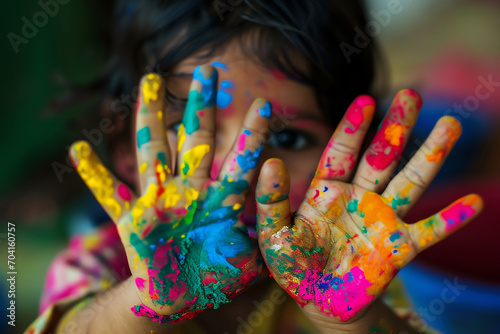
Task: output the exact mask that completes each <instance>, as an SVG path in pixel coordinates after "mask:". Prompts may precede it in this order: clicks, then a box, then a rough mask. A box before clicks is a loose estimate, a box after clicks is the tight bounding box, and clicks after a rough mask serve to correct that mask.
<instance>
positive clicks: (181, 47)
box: [94, 0, 376, 136]
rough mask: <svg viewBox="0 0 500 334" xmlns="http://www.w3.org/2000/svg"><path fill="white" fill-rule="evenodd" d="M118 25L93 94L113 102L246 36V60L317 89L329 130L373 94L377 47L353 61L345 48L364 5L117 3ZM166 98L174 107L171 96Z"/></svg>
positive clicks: (281, 0)
mask: <svg viewBox="0 0 500 334" xmlns="http://www.w3.org/2000/svg"><path fill="white" fill-rule="evenodd" d="M113 17H114V19H113V20H114V21H112V23H113V24H112V27H113V29H112V31H111V36H110V37H111V38H110V42H111V62H110V64H109V67H108V68H107V70H106V73H105V75H104V76H103V78H102V80H101V81H99V83H100V84H99V85H95V86H94V87H99V88H100V89H101V90H102V89H103V90H104V92H105V93H106V94H107V95H108V96H109V97H110V98H111V99H119V98H120V96H122V94H129V95H130V94H131V92H132V91H133V89H134V87H137V85H138V83H139V80H140V77H141V76H142V75H143V74H145V73H147V72H151V71H154V72H157V73H160V74H163V75H164V76H167V77H168V73H169V71H170V70H171V68H172V67H173V66H174V65H176V64H177V63H179V62H180V61H181V60H183V59H185V58H186V57H188V56H190V55H193V54H194V53H195V52H199V51H201V50H204V51H206V54H205V55H206V56H210V55H211V54H212V53H214V52H217V51H218V50H220V49H221V47H223V46H224V45H225V44H226V43H227V42H228V41H230V40H232V39H234V38H235V37H238V36H241V35H242V34H245V33H249V32H252V33H253V34H252V39H251V43H249V44H248V43H247V44H246V45H242V46H243V47H247V48H250V49H249V50H248V51H249V52H248V54H249V55H251V56H252V57H254V58H255V60H257V61H259V62H260V63H261V64H262V65H263V66H265V67H267V68H272V69H278V70H280V71H281V72H283V73H284V74H285V75H286V76H287V77H289V78H292V79H294V80H299V81H301V82H303V83H305V84H308V85H310V86H311V87H313V88H314V90H315V92H316V96H317V99H318V102H319V105H320V107H321V108H322V110H323V111H324V112H325V116H326V117H327V119H328V120H329V122H330V123H331V124H332V125H335V124H336V123H337V122H338V121H339V120H340V118H341V116H342V115H343V113H344V111H345V109H346V108H347V107H348V105H349V103H350V102H351V101H352V100H353V99H354V98H355V97H356V96H357V95H359V94H369V93H371V92H370V89H371V86H372V83H373V79H374V75H375V63H376V62H375V59H376V45H375V43H374V42H373V41H372V42H371V43H370V44H369V45H368V46H366V47H365V48H362V49H359V50H358V51H359V52H358V53H356V54H353V55H352V56H351V59H350V60H349V61H348V59H347V58H346V56H345V55H344V53H343V51H342V48H341V47H340V45H341V43H347V44H350V45H352V44H353V43H354V40H355V37H356V31H355V30H354V28H355V27H359V28H363V27H365V25H366V19H365V15H364V10H363V7H362V5H361V2H360V1H359V0H349V1H342V0H306V1H305V0H292V1H285V0H228V1H222V0H148V1H145V0H119V1H117V3H116V5H115V7H114V14H113ZM166 46H168V47H166ZM294 52H295V53H299V54H300V55H301V56H303V58H304V59H305V60H306V63H307V66H308V68H307V69H306V70H305V71H304V70H301V69H299V68H298V67H297V66H296V64H294V63H293V62H292V60H291V57H290V56H291V54H292V53H294ZM167 98H168V100H169V101H170V102H171V103H175V102H176V99H177V97H175V96H173V95H172V94H170V93H169V92H167ZM115 106H116V104H115ZM124 107H125V105H122V106H120V108H113V106H111V109H110V110H111V111H113V112H115V113H116V111H117V110H116V109H119V110H124ZM129 107H133V106H132V104H129ZM131 119H132V117H128V122H127V123H126V124H127V126H126V127H125V128H124V129H123V130H122V131H121V132H122V134H123V135H124V136H130V133H131V129H130V127H131V123H132V121H131Z"/></svg>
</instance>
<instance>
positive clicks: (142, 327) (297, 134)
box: [28, 0, 481, 333]
mask: <svg viewBox="0 0 500 334" xmlns="http://www.w3.org/2000/svg"><path fill="white" fill-rule="evenodd" d="M348 6H352V8H349V9H347V7H348ZM117 8H118V10H117V16H118V17H120V20H119V22H118V23H117V24H116V32H115V33H116V42H115V43H116V45H115V58H114V59H113V62H112V64H113V66H112V69H111V71H110V73H109V79H108V81H107V83H108V85H107V89H108V92H109V93H110V94H111V96H112V97H118V96H120V95H121V94H122V93H123V92H127V91H133V85H134V84H133V82H135V81H136V80H137V79H138V77H139V76H140V75H142V74H145V73H146V72H147V71H148V70H149V69H154V70H155V72H157V73H158V74H146V75H144V76H143V78H142V80H141V81H140V85H139V90H138V91H139V94H138V95H139V96H138V104H137V112H136V115H135V126H134V127H132V126H131V124H133V123H132V122H127V121H128V120H130V119H131V117H128V116H127V113H126V110H125V109H123V108H120V109H118V108H117V106H116V105H115V106H113V103H111V105H110V109H109V110H108V112H113V113H114V114H116V115H114V116H116V124H117V125H118V126H117V127H118V128H122V129H123V132H122V133H121V134H120V136H118V135H116V136H114V137H113V138H112V142H113V140H115V141H114V142H113V143H114V146H115V151H114V153H113V156H114V158H115V159H114V160H115V164H116V171H117V174H118V175H117V176H114V175H113V173H112V172H110V171H109V170H108V169H107V168H106V167H104V165H103V164H102V163H101V162H100V160H99V158H98V157H97V155H96V154H95V153H93V152H92V148H91V147H90V145H89V144H88V143H86V142H77V143H75V144H74V145H73V146H72V148H71V152H70V154H71V158H72V160H73V162H74V164H75V167H76V169H77V170H78V172H79V174H80V175H81V177H82V179H83V180H84V181H85V183H86V184H87V185H88V186H89V188H90V189H91V190H92V192H93V193H94V195H95V196H96V198H97V200H98V201H99V203H100V204H101V205H102V207H103V209H104V210H105V211H106V212H107V213H108V215H109V216H110V218H111V219H112V220H113V221H114V222H115V224H116V226H117V228H115V225H111V224H108V225H105V226H102V227H100V228H99V230H98V231H96V232H95V233H93V234H91V235H89V236H85V237H77V238H75V239H74V240H73V241H72V247H70V249H68V250H67V251H66V252H65V253H64V254H62V255H61V256H60V257H59V258H58V259H57V260H56V261H55V263H54V264H53V266H52V270H53V271H52V272H51V273H49V277H48V280H47V286H48V288H49V289H48V292H47V293H46V295H45V296H44V298H43V303H44V304H43V305H42V308H43V309H45V308H47V311H46V312H45V313H44V314H43V315H42V316H41V317H40V318H39V319H37V321H36V322H35V323H34V324H33V325H32V326H31V328H29V329H28V332H48V331H55V332H58V333H66V332H91V333H101V332H103V333H104V332H110V331H111V332H130V333H137V332H144V333H149V332H153V331H154V332H175V331H177V332H189V333H190V332H197V331H202V332H203V331H205V332H210V333H211V332H214V333H215V332H217V333H218V332H224V331H238V332H241V333H243V332H253V331H257V332H264V331H268V332H280V331H283V332H286V333H290V332H300V331H304V330H305V331H308V332H309V331H316V330H319V331H321V332H330V331H331V332H335V331H346V332H359V333H366V332H370V331H371V332H389V331H390V330H398V331H407V332H411V331H412V329H411V328H410V326H409V325H408V324H407V323H406V322H405V321H403V320H402V319H400V318H398V317H397V316H396V315H395V314H394V312H393V311H392V310H391V309H389V308H388V307H387V306H385V304H383V303H381V302H380V301H379V299H378V297H379V296H380V295H381V293H382V292H383V291H384V289H385V288H386V287H387V285H388V284H389V283H390V282H391V281H392V279H393V278H394V277H395V275H396V274H397V272H398V270H400V269H401V268H402V267H404V266H405V265H406V264H407V263H408V262H409V261H410V260H411V259H412V258H413V257H415V255H416V254H417V253H418V252H419V251H421V250H423V249H425V248H427V247H429V246H430V245H432V244H434V243H436V242H438V241H439V240H441V239H442V238H444V237H446V236H447V235H448V234H449V233H451V232H453V231H454V230H456V229H457V228H459V227H461V226H463V225H464V224H465V223H467V222H468V221H470V220H471V219H472V218H473V217H474V216H475V215H476V214H477V213H479V211H480V210H481V200H480V199H479V198H478V197H477V196H475V195H470V196H467V197H465V198H462V199H460V200H458V201H456V202H455V203H453V204H452V205H450V206H449V207H447V208H446V209H443V210H442V211H441V212H439V213H437V214H436V215H435V216H432V217H430V218H429V219H426V220H425V221H422V222H419V223H416V224H414V225H406V224H405V223H403V222H402V220H401V219H400V217H403V216H404V215H405V213H406V212H407V211H408V210H409V208H410V207H411V206H412V205H413V204H414V203H415V202H416V201H417V200H418V198H419V197H420V195H421V194H422V193H423V191H424V190H425V188H426V186H427V185H428V184H429V183H430V182H431V180H432V178H433V177H434V176H435V174H436V173H437V171H438V170H439V168H440V166H441V165H442V163H443V162H444V159H445V157H446V155H447V154H448V152H449V151H450V149H451V148H452V146H453V144H454V142H455V141H456V140H457V139H458V137H459V135H460V131H461V127H460V124H459V123H458V122H457V121H456V120H454V119H453V118H451V117H444V118H442V119H441V120H440V121H439V122H438V123H437V125H436V127H435V129H434V130H433V131H432V133H431V134H430V136H429V138H428V140H427V141H426V142H425V143H424V145H423V146H422V148H421V149H420V151H419V152H418V153H417V154H416V155H415V157H414V158H413V159H412V160H411V161H410V162H409V163H408V165H407V167H406V168H405V169H404V170H403V171H402V172H400V173H399V174H397V175H396V176H395V177H394V178H393V179H392V180H391V177H392V176H393V175H392V173H393V172H394V169H395V167H396V165H397V162H398V158H399V156H400V154H401V153H402V150H403V149H404V146H405V144H406V142H407V140H408V137H409V134H410V132H411V129H412V126H413V125H414V123H415V121H416V118H417V115H418V111H419V109H420V106H421V103H422V102H421V99H420V97H419V95H418V94H417V93H415V92H413V91H411V90H404V91H401V92H399V93H398V95H397V96H396V97H395V99H394V102H393V104H392V106H391V108H390V110H389V111H388V113H387V115H386V117H385V119H384V121H383V122H382V124H381V126H380V129H379V130H378V132H377V134H376V135H375V137H374V139H373V141H372V143H371V145H370V147H369V149H368V150H367V151H366V152H365V153H364V154H363V155H360V156H359V159H358V155H359V152H360V149H361V145H362V142H363V139H364V137H365V135H366V132H367V131H368V128H369V125H370V123H371V120H372V118H373V115H374V110H375V104H374V101H373V99H372V98H370V97H369V96H367V95H361V94H363V93H368V91H369V89H370V85H371V82H372V78H373V73H374V60H373V55H374V49H373V48H374V46H373V45H368V46H367V47H366V48H364V49H360V50H358V51H359V54H358V55H356V56H353V57H352V62H350V63H348V62H347V60H346V58H345V54H344V51H343V49H342V48H340V47H339V45H340V44H341V43H342V42H345V43H350V42H351V41H353V40H354V38H355V37H356V36H355V35H356V30H354V29H353V28H354V27H356V26H364V19H363V17H362V14H361V13H362V10H361V8H360V7H359V6H357V5H355V4H351V5H345V4H342V5H340V4H338V3H337V2H336V1H322V0H317V1H310V2H302V1H300V2H299V1H297V2H293V3H285V2H284V1H266V2H261V1H239V2H238V3H236V2H233V4H232V5H231V6H229V5H228V4H227V3H223V2H220V1H215V2H208V1H207V2H205V1H151V2H148V3H144V2H127V3H119V5H118V7H117ZM203 63H205V64H211V65H203V66H199V65H200V64H203ZM162 75H163V77H164V78H162ZM191 78H192V80H191ZM351 102H352V103H351ZM349 103H351V104H350V106H349V107H348V105H349ZM344 109H347V112H346V114H345V115H344V116H343V117H342V116H341V115H342V113H343V110H344ZM105 112H106V110H105ZM131 128H134V129H133V130H132V129H131ZM334 129H336V130H335V132H334V133H333V136H332V135H331V134H332V132H333V130H334ZM128 131H130V133H133V134H134V135H133V136H132V137H133V145H125V144H124V142H123V141H119V140H118V139H117V138H123V134H124V133H127V132H128ZM266 139H267V140H266ZM116 147H122V148H123V147H126V148H128V151H127V150H125V153H121V154H117V153H116V152H117V151H116ZM325 147H326V148H325ZM134 151H136V152H134ZM120 152H123V149H122V150H121V151H120ZM127 152H128V153H127ZM135 153H136V166H135V168H136V172H130V168H127V165H126V162H127V161H130V156H131V155H134V154H135ZM263 161H265V163H263V164H262V162H263ZM318 161H319V164H318ZM357 161H359V166H356V164H357ZM316 166H317V167H316ZM356 167H357V168H356ZM315 171H316V172H315ZM314 172H315V173H314ZM135 175H137V178H135ZM210 176H211V177H210ZM257 178H258V182H257ZM127 183H130V186H128V185H127ZM254 194H255V198H254ZM255 203H256V204H255ZM255 205H256V206H255ZM256 212H257V213H258V214H257V215H256ZM291 212H295V213H294V214H293V215H292V213H291ZM255 225H257V230H255ZM269 275H271V276H272V277H273V278H272V279H270V278H268V277H267V276H269ZM120 281H121V282H120ZM273 281H276V282H277V283H278V284H279V286H280V287H281V288H282V289H283V290H285V291H286V292H287V296H288V295H289V296H290V297H291V298H292V299H293V300H295V301H296V302H297V303H298V304H299V305H301V306H302V307H303V309H302V310H303V318H300V317H299V316H296V315H297V313H295V311H290V310H291V308H290V307H289V306H288V305H293V303H292V304H290V303H288V304H284V305H283V306H280V308H281V309H282V310H283V311H281V312H280V310H279V308H278V306H277V305H281V304H283V296H285V294H284V293H283V290H279V289H278V288H275V287H272V286H270V285H271V284H272V282H273ZM110 286H112V287H110ZM108 288H109V289H108ZM233 299H234V300H233ZM231 300H232V302H231V303H229V302H230V301H231ZM270 301H271V305H272V308H273V309H274V308H276V312H272V311H267V310H268V309H270V307H267V308H266V307H265V306H263V305H269V302H270ZM55 302H57V304H54V303H55ZM266 302H267V303H266ZM228 303H229V304H228ZM275 306H276V307H275ZM291 307H293V306H291ZM211 309H213V310H211ZM292 309H293V308H292ZM256 312H258V313H256ZM280 313H281V314H280ZM257 314H258V315H260V318H259V319H262V321H256V320H255V319H254V318H257ZM265 317H268V318H269V319H267V320H265V319H264V318H265ZM245 319H246V320H245ZM252 319H253V320H252ZM221 320H223V321H221Z"/></svg>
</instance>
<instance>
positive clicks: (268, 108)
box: [259, 102, 272, 118]
mask: <svg viewBox="0 0 500 334" xmlns="http://www.w3.org/2000/svg"><path fill="white" fill-rule="evenodd" d="M271 111H272V107H271V103H269V102H266V104H265V105H264V108H262V109H259V113H260V115H261V116H262V117H267V118H271Z"/></svg>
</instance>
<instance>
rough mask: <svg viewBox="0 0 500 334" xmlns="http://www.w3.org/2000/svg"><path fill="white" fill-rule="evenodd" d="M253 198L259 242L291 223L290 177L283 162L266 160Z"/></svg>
mask: <svg viewBox="0 0 500 334" xmlns="http://www.w3.org/2000/svg"><path fill="white" fill-rule="evenodd" d="M255 191H256V195H255V198H256V200H257V216H258V217H257V224H258V225H257V227H258V231H259V233H258V234H259V240H264V239H267V238H269V236H270V235H272V234H274V233H276V232H278V231H279V230H281V229H282V228H283V227H284V226H288V225H290V223H291V219H292V217H291V213H290V199H289V198H288V193H289V192H290V176H289V174H288V171H287V169H286V166H285V164H284V163H283V161H281V160H279V159H269V160H267V161H266V162H265V163H264V165H263V166H262V168H261V170H260V175H259V182H258V183H257V188H256V190H255Z"/></svg>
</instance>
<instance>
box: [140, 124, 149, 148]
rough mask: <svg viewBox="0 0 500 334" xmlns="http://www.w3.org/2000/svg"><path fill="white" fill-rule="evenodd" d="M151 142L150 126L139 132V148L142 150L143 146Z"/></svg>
mask: <svg viewBox="0 0 500 334" xmlns="http://www.w3.org/2000/svg"><path fill="white" fill-rule="evenodd" d="M150 140H151V132H150V130H149V126H145V127H143V128H142V129H140V130H139V131H137V147H138V148H141V146H142V145H144V144H146V143H148V142H149V141H150Z"/></svg>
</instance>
